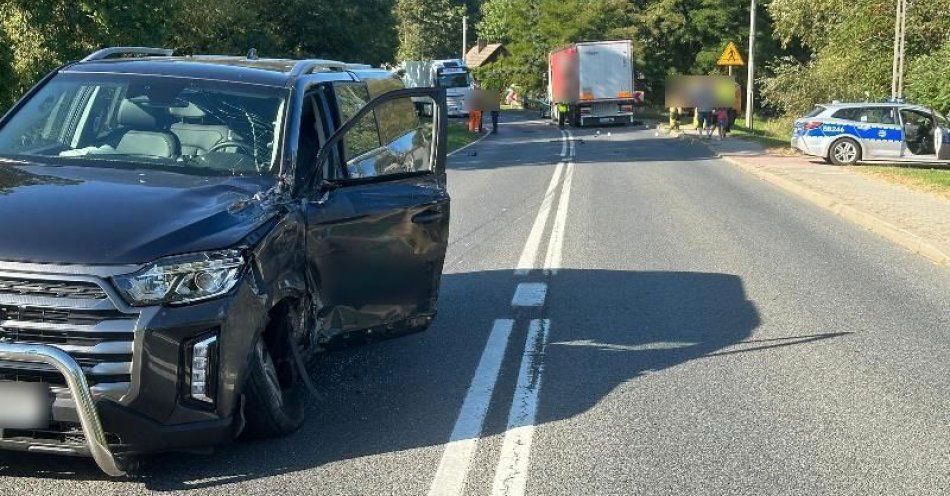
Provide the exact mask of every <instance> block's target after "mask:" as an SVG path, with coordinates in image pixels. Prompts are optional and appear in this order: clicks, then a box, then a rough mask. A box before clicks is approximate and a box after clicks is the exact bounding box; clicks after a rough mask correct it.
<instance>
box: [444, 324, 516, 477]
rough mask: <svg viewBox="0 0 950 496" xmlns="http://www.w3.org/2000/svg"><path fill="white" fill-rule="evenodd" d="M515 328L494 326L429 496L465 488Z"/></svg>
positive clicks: (512, 325)
mask: <svg viewBox="0 0 950 496" xmlns="http://www.w3.org/2000/svg"><path fill="white" fill-rule="evenodd" d="M512 327H514V321H513V320H511V319H498V320H496V321H495V324H494V326H493V327H492V330H491V334H489V336H488V341H487V342H486V343H485V350H484V351H483V352H482V357H481V359H480V360H479V362H478V367H477V368H476V369H475V375H474V376H472V383H471V385H470V386H469V387H468V392H467V393H466V395H465V400H464V401H463V402H462V407H461V408H460V409H459V416H458V419H457V420H456V421H455V427H454V428H453V429H452V434H451V436H450V437H449V442H448V443H447V444H446V446H445V451H444V452H443V453H442V459H441V461H440V462H439V468H438V470H437V471H436V473H435V478H434V479H433V480H432V485H431V486H429V496H459V495H461V494H462V491H463V490H464V489H465V478H466V476H467V475H468V470H469V465H470V464H471V461H472V455H474V454H475V448H476V447H477V443H478V438H479V437H481V434H482V426H483V424H484V422H485V415H486V414H487V413H488V405H489V404H490V403H491V397H492V392H493V391H494V390H495V382H496V381H497V380H498V372H499V371H500V369H501V363H502V361H503V360H504V358H505V350H507V348H508V338H509V337H510V336H511V329H512Z"/></svg>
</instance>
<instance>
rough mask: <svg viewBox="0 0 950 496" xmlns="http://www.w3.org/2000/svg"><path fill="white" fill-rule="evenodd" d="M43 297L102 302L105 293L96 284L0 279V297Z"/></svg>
mask: <svg viewBox="0 0 950 496" xmlns="http://www.w3.org/2000/svg"><path fill="white" fill-rule="evenodd" d="M4 294H12V295H20V296H44V297H50V298H79V299H88V300H104V299H106V298H108V295H106V292H105V291H103V290H102V288H101V287H99V285H98V284H96V283H93V282H85V281H48V280H31V279H20V278H12V277H0V295H4Z"/></svg>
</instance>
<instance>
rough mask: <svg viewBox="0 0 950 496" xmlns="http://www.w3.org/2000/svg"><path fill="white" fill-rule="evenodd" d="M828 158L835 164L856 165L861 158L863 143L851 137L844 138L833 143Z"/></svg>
mask: <svg viewBox="0 0 950 496" xmlns="http://www.w3.org/2000/svg"><path fill="white" fill-rule="evenodd" d="M828 159H829V160H831V163H832V164H834V165H854V164H855V163H857V162H858V161H859V160H861V145H859V144H858V142H857V141H854V140H853V139H851V138H842V139H839V140H838V141H835V142H834V143H832V144H831V148H830V149H829V152H828Z"/></svg>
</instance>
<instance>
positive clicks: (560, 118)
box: [557, 103, 570, 129]
mask: <svg viewBox="0 0 950 496" xmlns="http://www.w3.org/2000/svg"><path fill="white" fill-rule="evenodd" d="M568 112H570V110H569V109H568V106H567V104H566V103H558V104H557V127H559V128H561V129H564V124H565V123H566V122H567V113H568Z"/></svg>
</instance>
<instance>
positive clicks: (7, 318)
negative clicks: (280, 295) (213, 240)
mask: <svg viewBox="0 0 950 496" xmlns="http://www.w3.org/2000/svg"><path fill="white" fill-rule="evenodd" d="M5 265H6V266H10V265H11V264H10V263H3V262H0V382H4V381H17V382H20V381H25V382H39V383H42V384H48V385H49V386H50V392H51V396H52V398H51V399H52V404H51V407H52V410H51V412H50V418H49V419H50V425H49V428H48V429H38V430H28V429H27V430H24V429H3V428H0V449H4V450H7V449H9V450H18V451H26V452H36V453H50V454H61V455H77V456H88V457H92V458H93V459H94V460H95V461H96V463H97V464H98V465H99V466H100V467H101V468H102V470H103V471H104V472H106V473H108V474H110V475H121V472H122V462H121V460H122V458H123V457H126V456H132V455H140V454H148V453H156V452H164V451H180V450H193V449H204V448H207V447H210V446H214V445H217V444H221V443H225V442H228V441H230V440H232V439H233V438H234V436H235V434H236V433H237V432H238V430H239V429H240V428H241V424H242V422H241V419H240V418H237V417H236V415H240V413H241V389H242V388H241V386H242V385H243V382H244V379H245V377H246V370H247V361H248V359H249V356H250V352H251V349H252V346H253V343H254V340H255V339H256V336H257V335H258V333H259V332H260V330H261V329H263V327H264V326H265V325H266V323H267V311H266V309H265V305H266V302H267V295H266V294H263V293H262V292H261V291H260V290H259V289H258V288H257V287H256V286H255V285H254V283H253V282H252V281H253V280H254V278H250V277H248V278H244V280H242V282H241V283H239V285H238V287H237V288H235V290H234V291H233V293H231V294H229V295H227V296H224V297H221V298H218V299H214V300H209V301H206V302H200V303H194V304H190V305H185V306H177V307H143V308H130V307H128V306H127V305H125V304H124V302H123V301H122V300H121V299H120V298H118V297H117V295H116V294H115V292H114V290H113V289H112V287H111V285H110V283H109V281H108V277H109V276H110V275H111V274H109V273H102V272H101V270H102V269H101V268H100V272H99V273H96V272H94V270H93V269H88V268H85V267H77V268H76V269H75V273H71V274H62V273H61V272H59V271H61V270H62V268H60V267H52V268H48V267H41V266H35V265H33V266H30V267H26V269H29V270H23V268H21V267H20V266H16V267H14V268H15V269H20V270H18V271H16V272H14V271H10V270H7V271H4V270H3V269H4V268H5V267H4V266H5ZM110 270H113V271H115V272H118V271H129V270H130V269H129V268H126V267H122V268H118V269H111V268H110ZM4 278H6V279H4ZM10 281H16V284H17V286H15V287H14V286H13V283H11V282H10ZM61 281H66V282H65V283H63V284H60V282H61ZM92 283H94V284H95V287H94V286H92V285H91V284H92ZM4 284H6V285H4ZM64 284H65V285H73V286H75V285H76V284H82V285H83V286H75V287H76V288H84V289H83V291H86V292H87V293H88V294H90V295H91V296H88V295H87V294H85V293H84V294H82V295H80V294H77V293H76V291H74V290H71V291H72V292H71V293H70V294H69V296H68V297H67V296H61V295H56V296H52V295H46V296H41V295H38V294H26V295H24V294H23V293H29V292H31V291H32V292H33V293H37V292H39V291H44V292H49V291H50V289H49V288H55V289H56V291H61V290H62V286H63V285H64ZM73 286H69V287H70V288H72V287H73ZM69 312H79V313H72V314H68V315H67V313H69ZM82 312H86V313H85V314H84V313H82ZM90 312H92V313H90ZM84 315H90V316H92V317H95V319H93V320H86V321H82V320H75V319H77V318H79V317H82V316H84ZM92 317H86V318H87V319H88V318H92ZM103 319H104V320H103ZM208 333H216V335H217V336H218V337H219V338H220V340H219V347H218V349H217V355H216V356H217V364H216V365H217V367H216V372H217V373H216V374H215V376H214V377H212V378H210V380H212V381H215V385H216V390H215V395H214V398H213V402H211V403H201V402H198V401H195V400H192V399H191V398H189V396H188V390H189V389H188V383H187V374H186V356H187V353H186V352H187V350H189V345H190V343H193V342H194V341H195V340H196V339H197V338H199V337H201V336H206V335H208ZM117 340H118V341H117ZM100 341H101V342H100ZM116 353H123V354H122V355H117V354H116ZM113 362H118V363H116V364H113ZM110 374H111V375H110ZM116 374H122V375H116ZM0 401H3V398H0ZM117 460H118V461H117Z"/></svg>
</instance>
